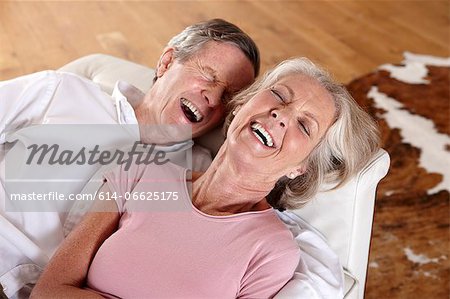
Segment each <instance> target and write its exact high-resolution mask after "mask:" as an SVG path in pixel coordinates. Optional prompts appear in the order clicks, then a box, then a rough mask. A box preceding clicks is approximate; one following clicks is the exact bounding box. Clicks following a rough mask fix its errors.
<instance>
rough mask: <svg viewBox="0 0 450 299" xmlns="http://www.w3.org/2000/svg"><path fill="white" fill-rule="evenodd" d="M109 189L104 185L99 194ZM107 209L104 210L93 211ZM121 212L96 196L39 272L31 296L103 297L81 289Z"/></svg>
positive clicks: (111, 203)
mask: <svg viewBox="0 0 450 299" xmlns="http://www.w3.org/2000/svg"><path fill="white" fill-rule="evenodd" d="M101 192H109V188H108V187H107V186H106V185H103V187H102V188H100V190H99V192H98V194H100V193H101ZM96 211H107V212H96ZM119 219H120V215H119V213H118V208H117V205H116V203H115V202H114V201H113V200H109V201H105V200H98V197H97V198H96V201H95V203H94V206H93V211H92V212H89V213H88V214H87V215H86V216H85V217H84V219H83V220H82V222H81V223H80V224H79V225H78V226H77V227H75V229H74V230H73V231H72V232H71V233H70V234H69V235H68V236H67V238H66V239H65V240H64V242H63V243H62V244H61V246H60V247H59V248H58V250H57V251H56V253H55V255H54V256H53V257H52V259H51V260H50V262H49V264H48V265H47V267H46V268H45V270H44V272H43V273H42V275H41V277H40V279H39V280H38V282H37V284H36V286H35V287H34V289H33V292H32V293H31V297H32V298H41V297H42V298H71V297H78V298H79V297H83V298H102V297H101V296H100V295H97V294H96V293H94V292H91V291H89V290H84V289H82V287H83V286H84V284H85V280H86V276H87V273H88V269H89V265H90V264H91V261H92V259H93V258H94V256H95V254H96V252H97V250H98V249H99V247H100V245H102V243H103V241H105V240H106V239H107V238H108V237H109V236H111V235H112V234H113V233H114V232H115V231H116V230H117V226H118V224H119Z"/></svg>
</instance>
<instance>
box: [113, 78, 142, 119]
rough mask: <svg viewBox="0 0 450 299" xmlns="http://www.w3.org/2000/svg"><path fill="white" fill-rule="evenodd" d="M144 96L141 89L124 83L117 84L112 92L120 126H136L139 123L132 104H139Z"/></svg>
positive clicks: (118, 82)
mask: <svg viewBox="0 0 450 299" xmlns="http://www.w3.org/2000/svg"><path fill="white" fill-rule="evenodd" d="M144 96H145V94H144V93H143V92H142V91H141V90H140V89H138V88H137V87H135V86H133V85H131V84H129V83H127V82H124V81H117V82H116V84H115V86H114V90H113V92H112V98H113V99H114V101H115V105H116V111H117V120H118V122H119V124H129V125H131V124H132V125H135V124H137V123H138V121H137V118H136V114H135V113H134V109H133V107H132V106H131V104H130V102H138V101H140V100H141V99H142V98H143V97H144Z"/></svg>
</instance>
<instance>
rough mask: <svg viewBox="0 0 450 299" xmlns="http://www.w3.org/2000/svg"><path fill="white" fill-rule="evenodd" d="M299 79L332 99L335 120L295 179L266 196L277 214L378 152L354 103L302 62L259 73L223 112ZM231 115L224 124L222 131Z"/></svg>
mask: <svg viewBox="0 0 450 299" xmlns="http://www.w3.org/2000/svg"><path fill="white" fill-rule="evenodd" d="M298 74H301V75H305V76H307V77H310V78H312V79H314V80H316V81H317V82H318V83H319V84H320V85H321V86H322V87H323V88H325V90H327V91H328V92H329V93H330V95H331V96H332V98H333V100H334V103H335V107H336V115H335V119H334V122H333V124H332V125H331V126H330V128H329V129H328V130H327V132H326V133H325V135H324V136H323V137H322V139H321V140H320V141H319V143H318V144H317V145H316V147H315V148H314V149H313V150H312V152H311V153H310V154H309V156H308V157H307V158H306V159H307V160H306V162H307V163H306V165H307V169H306V171H305V173H304V174H302V175H300V176H298V177H297V178H295V179H289V178H287V177H282V178H280V179H279V180H278V182H277V183H276V185H275V187H274V188H273V190H272V191H271V192H270V194H269V195H268V196H267V200H268V202H269V203H270V204H271V205H272V206H273V207H275V208H278V209H281V210H283V209H298V208H300V207H302V206H303V205H305V204H306V203H307V202H308V201H309V200H311V199H312V198H313V197H314V196H315V195H316V193H317V192H318V191H319V187H321V186H324V185H325V186H329V187H330V188H329V189H334V188H337V187H339V186H341V185H343V184H344V183H345V182H346V181H347V180H348V179H349V178H351V177H352V176H353V175H355V174H357V173H358V172H359V171H360V170H361V169H362V168H363V167H364V166H365V165H366V164H367V163H368V162H369V160H370V159H371V158H372V157H373V155H374V154H375V153H376V152H377V151H378V149H379V143H380V140H379V131H378V127H377V125H376V123H375V122H374V121H373V119H372V118H371V117H370V116H369V115H368V114H367V113H366V112H365V111H363V110H362V109H361V108H360V107H359V105H358V104H357V103H356V102H355V100H354V99H353V98H352V96H351V95H350V94H349V93H348V91H347V90H346V88H345V87H344V86H343V85H341V84H338V83H336V82H335V81H334V80H333V79H332V78H331V76H330V75H329V74H328V73H327V72H326V71H325V70H323V69H322V68H320V67H318V66H316V65H315V64H314V63H312V62H311V61H310V60H308V59H307V58H296V59H290V60H286V61H284V62H282V63H280V64H279V65H278V66H276V67H275V68H274V69H273V70H272V71H269V72H267V73H266V74H264V76H263V77H262V78H260V79H259V80H257V81H256V82H255V83H253V84H252V85H251V86H249V87H248V88H247V89H245V90H243V91H241V92H240V93H238V94H236V96H235V97H234V98H233V99H232V100H231V101H230V102H229V103H228V107H227V108H228V111H231V110H233V109H234V108H235V107H237V106H239V105H242V104H245V103H246V102H247V101H249V100H250V99H251V98H252V97H253V96H254V95H255V94H257V93H258V92H260V91H261V90H264V89H268V88H270V87H272V86H273V85H274V84H275V83H276V82H278V81H279V80H280V79H282V78H284V77H287V76H290V75H298ZM232 118H233V114H232V113H229V114H228V117H227V119H226V120H225V127H224V129H225V130H227V128H228V126H229V124H230V122H231V121H232Z"/></svg>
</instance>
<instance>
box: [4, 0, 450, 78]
mask: <svg viewBox="0 0 450 299" xmlns="http://www.w3.org/2000/svg"><path fill="white" fill-rule="evenodd" d="M449 9H450V8H449V1H278V2H273V1H246V2H243V1H239V2H235V1H214V2H211V1H151V2H125V1H120V2H109V1H108V2H105V1H99V2H85V1H52V2H45V1H33V2H5V1H1V2H0V80H2V79H7V78H12V77H15V76H19V75H22V74H25V73H30V72H35V71H39V70H43V69H55V68H58V67H60V66H61V65H63V64H65V63H67V62H68V61H71V60H73V59H75V58H78V57H80V56H83V55H86V54H90V53H95V52H102V53H108V54H112V55H116V56H119V57H123V58H128V59H131V60H134V61H136V62H138V63H143V64H147V65H150V66H154V65H155V63H156V61H157V59H158V55H159V53H160V52H161V50H162V48H163V47H164V45H165V44H166V43H167V41H168V40H169V38H170V37H171V36H173V35H174V34H176V33H177V32H179V31H180V30H181V29H183V28H184V27H185V26H186V25H188V24H191V23H193V22H196V21H199V20H204V19H208V18H213V17H221V18H225V19H227V20H230V21H232V22H234V23H236V24H238V25H239V26H240V27H242V28H243V29H244V30H245V31H246V32H248V33H249V34H250V35H251V36H252V37H253V38H254V39H255V40H256V42H257V43H258V45H259V47H260V49H261V54H262V69H263V70H265V69H267V67H270V66H272V65H274V64H275V63H277V62H279V61H280V60H282V59H285V58H289V57H293V56H307V57H309V58H311V59H313V60H315V61H317V62H319V63H321V64H322V65H324V66H326V67H327V68H328V69H329V70H330V71H332V72H333V73H334V74H335V76H336V77H337V78H338V79H339V80H340V81H342V82H344V83H346V82H348V81H350V80H351V79H352V78H355V77H357V76H360V75H362V74H364V73H367V72H369V71H371V70H373V69H374V68H375V67H376V66H378V65H380V64H382V63H387V62H391V63H396V62H400V61H401V59H402V52H403V51H406V50H407V51H412V52H417V53H426V54H433V55H439V56H446V55H447V56H448V55H449V46H448V45H449V44H450V40H449V38H450V33H449V26H450V25H449V11H450V10H449Z"/></svg>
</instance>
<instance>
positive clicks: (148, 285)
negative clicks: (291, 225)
mask: <svg viewBox="0 0 450 299" xmlns="http://www.w3.org/2000/svg"><path fill="white" fill-rule="evenodd" d="M105 178H106V179H107V180H108V185H109V187H110V189H111V191H112V192H113V193H112V194H115V195H116V196H117V197H119V196H120V195H122V199H119V198H118V199H117V200H116V201H117V204H118V207H119V211H120V212H121V215H122V216H121V219H120V224H119V229H118V230H117V231H116V232H115V233H114V234H112V235H111V236H110V237H109V238H108V239H107V240H106V241H105V242H104V243H103V244H102V246H101V247H100V248H99V250H98V252H97V254H96V255H95V257H94V260H93V261H92V264H91V266H90V268H89V273H88V277H87V287H88V288H90V289H92V290H95V291H97V292H99V293H101V294H102V295H104V296H106V297H110V298H114V297H121V298H208V299H209V298H269V297H272V296H274V295H275V294H276V293H277V292H278V290H279V289H281V288H282V287H283V285H284V284H285V283H286V282H287V281H288V280H289V279H290V278H291V277H292V275H293V273H294V270H295V268H296V266H297V264H298V262H299V248H298V246H297V244H296V243H295V242H294V240H293V237H292V235H291V233H290V232H289V231H288V230H287V229H286V227H285V226H284V225H283V223H282V222H281V221H280V220H279V219H278V217H277V216H276V214H275V212H274V210H272V209H268V210H265V211H260V212H246V213H240V214H235V215H230V216H210V215H207V214H205V213H203V212H201V211H199V210H198V209H196V208H195V207H194V206H193V205H192V204H191V201H190V197H189V193H188V191H187V188H188V186H187V185H188V184H187V183H186V170H185V169H183V168H181V167H179V166H176V165H174V164H170V163H169V164H165V165H162V166H155V165H153V164H151V165H147V166H134V167H132V168H131V169H130V170H129V171H128V172H125V171H122V170H120V168H117V169H116V170H114V171H112V172H109V173H106V174H105ZM189 185H190V184H189ZM148 190H154V191H152V192H153V193H149V192H148ZM129 191H133V192H135V193H133V194H134V195H135V197H134V198H138V197H139V196H141V197H142V196H144V197H146V200H142V198H141V200H133V195H129V193H127V192H129ZM114 192H116V193H114ZM156 192H166V193H167V192H173V193H172V195H171V198H170V199H168V197H169V195H168V194H162V193H159V194H158V196H159V198H158V200H155V198H156ZM175 192H176V193H175ZM136 194H138V196H136ZM142 194H144V195H142ZM175 194H176V195H177V197H178V198H177V200H175V197H174V195H175ZM150 196H152V200H149V199H150ZM124 197H129V198H130V199H129V200H124V199H123V198H124ZM162 197H165V200H161V199H162ZM143 202H145V203H143ZM174 203H175V204H174Z"/></svg>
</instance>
